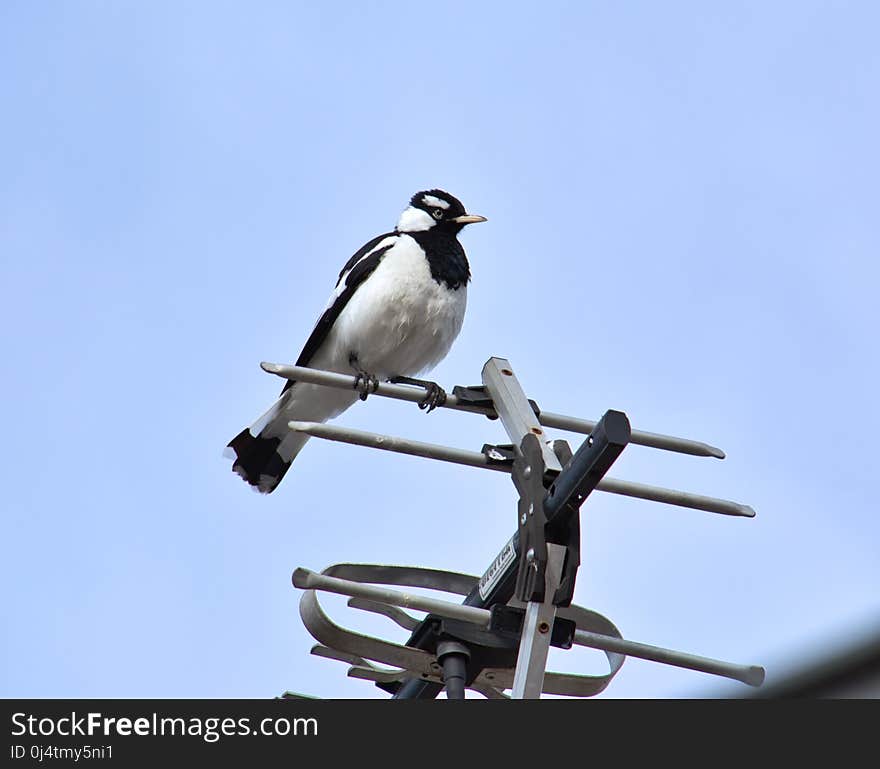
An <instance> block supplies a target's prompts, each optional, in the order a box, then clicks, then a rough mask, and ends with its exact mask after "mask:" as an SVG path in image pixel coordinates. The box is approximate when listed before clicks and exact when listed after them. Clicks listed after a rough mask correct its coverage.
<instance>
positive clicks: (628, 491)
mask: <svg viewBox="0 0 880 769" xmlns="http://www.w3.org/2000/svg"><path fill="white" fill-rule="evenodd" d="M289 427H290V429H291V430H295V431H296V432H301V433H306V434H307V435H311V436H313V437H315V438H324V439H326V440H330V441H338V442H340V443H350V444H353V445H355V446H366V447H368V448H373V449H382V450H383V451H394V452H397V453H398V454H409V455H411V456H416V457H426V458H428V459H440V460H442V461H444V462H454V463H456V464H459V465H466V466H468V467H479V468H483V469H486V470H496V471H499V472H503V473H509V472H510V471H511V468H510V465H509V464H506V463H496V462H493V461H491V460H490V459H488V458H487V457H486V455H485V454H481V453H480V452H479V451H467V450H465V449H456V448H451V447H449V446H441V445H439V444H436V443H425V442H423V441H414V440H410V439H409V438H400V437H397V436H393V435H382V434H380V433H371V432H367V431H365V430H355V429H354V428H352V427H342V426H340V425H329V424H324V423H323V422H290V423H289ZM596 488H597V489H598V490H599V491H604V492H607V493H610V494H620V495H622V496H626V497H636V498H637V499H647V500H650V501H652V502H664V503H666V504H668V505H676V506H678V507H689V508H692V509H694V510H704V511H706V512H709V513H720V514H721V515H734V516H741V517H744V518H754V517H755V511H754V510H753V509H752V508H751V507H749V506H748V505H743V504H740V503H739V502H731V501H730V500H726V499H718V498H716V497H707V496H703V495H702V494H692V493H691V492H688V491H676V490H674V489H664V488H662V487H660V486H649V485H647V484H644V483H635V482H634V481H624V480H619V479H617V478H609V477H608V476H606V477H605V478H603V479H602V480H601V481H599V483H598V485H597V486H596Z"/></svg>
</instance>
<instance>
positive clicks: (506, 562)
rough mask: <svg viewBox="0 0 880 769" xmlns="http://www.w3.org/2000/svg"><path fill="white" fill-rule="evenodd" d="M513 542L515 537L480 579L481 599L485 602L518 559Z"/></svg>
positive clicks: (502, 549)
mask: <svg viewBox="0 0 880 769" xmlns="http://www.w3.org/2000/svg"><path fill="white" fill-rule="evenodd" d="M514 536H516V535H514ZM513 540H514V537H511V538H510V540H509V541H508V543H507V544H506V545H505V546H504V547H503V548H501V552H500V553H498V555H497V556H495V560H494V561H492V563H491V565H490V566H489V568H488V569H486V573H485V574H484V575H483V576H482V577H480V586H479V590H480V598H482V599H483V600H484V601H485V600H486V596H488V595H489V593H491V592H492V591H493V590H494V589H495V586H496V585H497V584H498V582H499V580H500V579H501V577H502V576H504V572H506V571H507V567H508V566H510V564H512V563H513V562H514V560H515V559H516V550H514V549H513Z"/></svg>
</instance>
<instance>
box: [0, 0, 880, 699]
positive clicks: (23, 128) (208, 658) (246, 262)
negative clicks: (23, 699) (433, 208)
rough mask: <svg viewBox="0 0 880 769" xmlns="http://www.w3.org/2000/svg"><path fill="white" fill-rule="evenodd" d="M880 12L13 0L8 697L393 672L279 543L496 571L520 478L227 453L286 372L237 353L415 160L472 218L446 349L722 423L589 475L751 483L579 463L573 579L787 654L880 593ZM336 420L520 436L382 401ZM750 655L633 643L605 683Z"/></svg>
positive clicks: (674, 641)
mask: <svg viewBox="0 0 880 769" xmlns="http://www.w3.org/2000/svg"><path fill="white" fill-rule="evenodd" d="M878 24H880V10H878V6H877V4H875V3H870V2H862V3H858V2H840V3H826V2H801V1H798V2H771V3H766V2H739V3H728V4H724V6H723V7H722V6H721V5H720V4H706V3H699V2H690V3H677V2H672V3H652V2H643V3H594V2H571V3H562V2H544V3H530V4H524V3H517V2H504V3H500V2H499V3H490V2H485V3H457V2H448V1H446V2H440V3H412V2H408V3H358V4H355V3H332V2H327V3H320V4H318V3H286V2H279V3H268V2H261V3H250V4H241V3H237V4H236V3H215V2H211V3H208V2H204V3H198V2H193V3H186V4H180V3H171V2H157V3H124V2H120V3H101V2H70V3H30V2H24V1H21V2H4V3H2V5H0V99H2V110H3V119H2V121H0V169H2V172H0V260H2V286H3V302H2V303H0V323H2V329H3V332H2V340H3V341H2V349H3V357H2V359H3V376H2V378H0V394H2V403H3V440H2V441H0V467H2V468H3V470H2V481H3V489H4V493H3V496H2V520H3V533H4V534H3V541H4V555H3V558H2V560H0V563H2V567H0V568H2V579H3V584H4V593H5V600H4V611H3V632H2V634H0V644H2V647H3V669H2V674H0V695H4V696H32V697H44V696H57V697H78V696H107V697H110V696H120V697H142V696H143V697H145V696H156V697H162V696H170V697H181V696H191V697H201V696H205V697H242V696H253V697H270V696H274V695H276V694H279V693H281V692H282V691H284V690H285V689H292V690H296V691H301V692H307V693H310V694H314V695H318V696H323V697H334V696H345V697H374V696H385V695H384V694H382V693H381V692H379V691H378V690H376V689H374V688H373V687H372V686H371V685H370V684H368V683H365V682H360V681H355V680H351V679H347V678H346V677H345V672H344V671H345V667H344V666H343V665H341V664H339V663H334V662H331V661H327V660H322V659H318V658H315V657H310V656H309V654H308V650H309V648H310V647H311V645H312V640H311V638H310V637H309V636H308V634H307V633H306V631H305V630H304V629H303V627H302V626H301V624H300V621H299V617H298V611H297V604H298V600H299V595H298V593H297V591H295V590H294V589H293V588H292V587H291V585H290V573H291V572H292V570H293V569H294V568H295V567H297V566H306V567H309V568H313V569H316V570H320V569H322V568H324V567H326V566H328V565H330V564H332V563H337V562H342V561H349V560H351V561H363V562H370V563H400V564H420V565H425V566H431V567H436V568H445V569H450V570H457V571H464V572H468V573H472V574H479V573H481V572H482V571H483V569H484V568H485V567H486V566H487V565H488V563H489V562H490V561H491V559H492V558H493V557H494V555H495V553H496V552H497V550H498V549H499V548H500V546H501V545H502V544H503V542H504V541H505V539H506V538H507V536H508V535H509V534H510V533H511V532H512V531H513V529H514V527H515V491H514V489H513V486H512V484H511V483H510V481H509V480H508V479H507V478H505V477H504V476H503V475H501V474H494V473H487V472H480V471H477V470H471V469H467V468H461V467H456V466H451V465H444V464H441V463H437V462H430V461H428V460H422V459H415V458H407V457H400V456H397V455H392V454H385V453H379V452H373V451H368V450H366V449H361V448H357V447H353V446H344V445H341V444H330V443H321V442H319V441H312V442H311V443H310V444H309V445H308V446H307V447H306V449H305V450H304V451H303V453H302V455H301V456H300V457H299V459H298V460H297V462H296V464H295V465H294V467H293V469H292V470H291V472H290V474H289V475H288V476H287V478H286V479H285V481H284V483H283V484H282V485H281V487H280V488H279V490H278V491H277V492H276V493H275V494H273V495H271V496H269V497H264V496H259V495H257V494H255V493H253V492H252V491H251V490H250V489H249V488H248V487H246V486H245V484H243V483H242V482H241V481H240V480H239V479H238V478H236V477H235V476H234V475H233V474H232V473H231V472H230V469H229V463H228V462H227V461H226V460H225V459H223V458H222V456H221V452H222V449H223V447H224V445H225V444H226V442H227V441H228V440H229V439H230V438H231V437H232V436H233V435H235V434H236V433H237V432H238V431H239V430H240V429H241V428H242V427H243V426H245V425H247V424H249V423H250V422H251V421H252V420H253V419H254V418H255V417H256V416H258V415H259V414H260V413H262V411H263V410H264V409H265V408H266V407H267V406H268V405H269V403H270V402H271V401H272V399H273V398H274V397H275V395H276V394H277V391H278V390H279V389H280V386H281V381H280V380H278V379H277V378H275V377H271V376H269V375H267V374H264V373H262V372H261V371H260V369H259V366H258V364H259V362H260V361H261V360H270V361H278V362H291V361H292V360H293V359H295V358H296V356H297V354H298V353H299V350H300V347H301V345H302V343H303V342H304V340H305V338H306V336H307V335H308V333H309V331H310V330H311V327H312V324H313V323H314V321H315V319H316V318H317V316H318V314H319V312H320V311H321V310H322V308H323V306H324V303H325V301H326V299H327V296H328V295H329V293H330V291H331V288H332V285H333V282H334V281H335V278H336V275H337V273H338V271H339V269H340V267H341V265H342V264H343V263H344V262H345V261H346V260H347V259H348V257H349V256H350V255H351V254H352V253H353V252H354V251H355V250H356V249H357V248H358V247H359V246H360V245H361V244H363V243H364V242H366V241H367V240H368V239H370V238H371V237H373V236H374V235H377V234H379V233H381V232H385V231H387V230H388V229H390V228H391V227H393V225H394V223H395V222H396V220H397V217H398V215H399V213H400V211H401V210H402V208H403V207H404V206H405V204H406V202H407V201H408V199H409V197H410V195H411V194H412V193H414V192H415V191H417V190H420V189H425V188H430V187H442V188H445V189H447V190H449V191H450V192H452V193H453V194H455V195H457V196H458V197H460V198H461V199H462V200H463V201H464V203H465V205H466V206H467V207H468V209H469V210H470V211H472V212H474V213H479V214H483V215H485V216H487V217H488V218H489V222H488V223H487V224H481V225H479V226H476V227H471V228H468V229H467V230H465V232H464V233H463V235H462V241H463V243H464V245H465V248H466V249H467V251H468V255H469V257H470V261H471V266H472V272H473V282H472V284H471V288H470V295H469V309H468V315H467V318H466V320H465V324H464V328H463V331H462V333H461V336H460V338H459V341H458V343H457V345H456V346H455V347H454V349H453V351H452V353H451V354H450V355H449V357H448V358H447V359H446V360H445V361H444V362H443V363H442V364H441V365H440V366H439V367H438V368H437V369H436V370H435V372H434V373H435V376H436V378H437V380H438V381H439V382H440V383H441V384H443V385H445V386H447V387H451V386H452V385H453V384H477V383H479V380H480V369H481V366H482V364H483V362H484V361H485V360H486V359H487V358H489V357H490V356H492V355H498V356H504V357H507V358H508V359H509V360H510V361H511V362H512V363H513V365H514V367H515V369H516V371H517V373H518V375H519V377H520V380H521V381H522V383H523V385H524V386H525V388H526V390H527V392H528V394H529V395H530V396H531V397H532V398H534V399H535V400H537V401H538V403H539V404H540V405H542V406H543V407H544V408H545V409H547V410H551V411H556V412H562V413H569V414H575V415H580V416H584V417H588V418H598V416H599V415H601V414H602V413H603V412H604V411H605V410H606V409H608V408H617V409H621V410H624V411H626V412H627V413H628V414H629V416H630V419H631V421H632V424H633V426H634V427H636V428H640V429H643V430H650V431H655V432H665V433H671V434H675V435H682V436H686V437H692V438H696V439H700V440H705V441H708V442H710V443H713V444H715V445H718V446H720V447H721V448H723V449H724V450H726V451H727V453H728V458H727V459H726V460H724V461H723V462H721V461H718V460H714V459H697V458H693V457H684V456H679V455H670V454H665V453H662V452H657V451H653V450H649V449H645V448H641V447H631V448H628V449H627V450H626V452H625V453H624V455H623V456H622V457H621V459H620V461H619V462H618V464H617V466H615V468H614V471H613V475H614V476H616V477H621V478H626V479H630V480H635V481H641V482H644V483H651V484H656V485H665V486H670V487H672V488H681V489H685V490H690V491H695V492H699V493H705V494H712V495H716V496H721V497H727V498H730V499H735V500H737V501H741V502H745V503H748V504H751V505H752V506H753V507H754V508H755V509H756V510H757V512H758V517H757V518H755V519H753V520H748V519H739V518H728V517H723V516H717V515H711V514H708V513H700V512H697V511H692V510H684V509H681V508H674V507H668V506H664V505H658V504H652V503H647V502H640V501H637V500H631V499H627V498H623V497H617V496H612V495H609V494H600V493H597V494H596V495H594V497H593V498H591V499H590V501H589V502H588V503H587V505H586V506H585V507H584V519H583V567H582V569H581V572H580V577H579V581H578V588H577V594H576V600H577V602H578V603H580V604H582V605H585V606H588V607H589V608H592V609H595V610H597V611H600V612H602V613H604V614H606V615H607V616H608V617H609V618H611V619H612V620H613V621H614V622H615V623H616V624H617V625H618V627H620V629H621V630H622V631H623V633H624V634H625V635H626V636H627V637H630V638H632V639H634V640H638V641H642V642H646V643H653V644H659V645H666V646H671V647H673V648H678V649H682V650H686V651H691V652H695V653H698V654H702V655H706V656H713V657H720V658H725V659H730V660H733V661H739V662H749V663H763V664H765V665H766V666H767V669H768V676H769V678H770V679H773V678H778V677H779V676H781V675H783V674H784V673H785V672H786V670H787V669H788V668H789V667H790V666H791V665H793V664H795V663H796V662H798V661H801V660H802V659H805V658H806V656H808V655H810V654H812V653H814V652H815V653H818V652H830V651H833V649H834V648H835V643H838V642H839V641H841V639H843V638H846V637H848V636H847V634H851V633H856V634H857V633H859V632H861V631H862V630H864V629H865V628H867V627H869V626H870V624H871V623H872V622H876V620H877V618H878V617H880V588H878V585H880V556H878V550H880V516H878V512H880V511H878V504H877V499H876V487H877V470H876V461H875V445H874V443H875V439H876V437H877V435H878V434H880V416H878V408H877V393H878V391H880V386H878V385H880V383H878V379H880V377H878V341H877V340H878V327H880V312H878V309H877V298H876V295H877V287H878V283H880V270H878V257H880V224H878V222H880V199H878V198H880V195H878V178H880V152H878V141H877V137H878V136H880V100H878V94H880V49H878V46H877V29H878ZM338 422H339V423H340V424H347V425H351V426H354V427H359V428H363V429H372V430H378V431H382V432H388V433H392V434H399V435H405V436H409V437H414V438H419V439H422V440H427V441H435V442H442V443H447V444H450V445H454V446H460V447H462V448H469V449H474V450H478V449H479V447H480V446H481V445H482V444H483V443H484V442H504V441H505V435H504V433H503V431H502V429H501V427H500V426H499V424H498V423H497V422H488V421H486V420H484V419H478V418H475V417H472V416H469V415H462V414H456V413H453V412H449V411H444V412H442V413H436V412H435V413H434V414H431V415H429V416H425V415H424V414H423V413H421V412H419V410H418V409H417V408H415V407H414V406H412V405H408V404H402V403H397V402H391V401H387V400H382V399H378V398H373V399H370V400H368V401H367V402H366V403H365V404H361V403H358V404H357V405H356V406H355V407H353V408H352V410H351V411H349V412H348V413H347V414H345V415H343V416H342V417H340V418H339V419H338ZM553 437H567V438H568V439H570V440H571V441H572V443H573V445H575V446H576V445H577V444H578V442H579V439H578V437H577V436H574V435H565V434H561V433H560V434H558V435H554V436H553ZM339 618H340V619H342V617H341V616H340V617H339ZM376 623H377V624H375V628H376V629H380V630H383V631H384V632H385V633H386V634H387V635H388V636H389V637H391V638H402V634H398V633H396V628H395V627H394V626H392V625H391V624H390V623H388V622H387V621H385V620H381V619H378V618H377V620H376ZM382 623H384V624H382ZM369 626H370V627H373V626H374V625H373V624H369ZM553 661H554V665H555V667H556V669H565V670H571V671H573V672H576V671H579V670H580V671H587V672H589V671H594V672H601V665H599V664H598V663H597V661H596V657H595V654H594V653H591V652H587V651H575V652H567V653H559V654H558V655H555V656H554V660H553ZM744 689H745V687H741V686H739V685H727V684H726V683H724V682H722V681H720V680H719V679H713V678H711V677H709V676H706V675H703V674H699V673H692V672H688V671H682V670H678V669H675V668H670V667H665V666H662V665H656V664H652V663H643V662H640V661H638V660H633V659H630V660H628V661H627V663H626V664H625V665H624V667H623V669H622V671H621V672H620V674H619V675H618V677H617V679H615V681H614V682H613V683H612V684H611V686H610V687H609V689H608V690H607V692H606V694H605V695H604V696H611V697H664V696H701V695H707V694H712V693H716V692H722V691H723V692H725V693H733V694H739V693H742V692H743V690H744Z"/></svg>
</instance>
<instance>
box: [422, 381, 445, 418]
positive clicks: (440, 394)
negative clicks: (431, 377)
mask: <svg viewBox="0 0 880 769" xmlns="http://www.w3.org/2000/svg"><path fill="white" fill-rule="evenodd" d="M444 403H446V390H444V389H443V388H442V387H441V386H440V385H438V384H437V383H436V382H426V383H425V397H424V398H423V399H422V400H421V401H419V408H420V409H422V410H425V409H427V412H426V413H428V414H430V413H431V412H432V411H433V410H434V409H435V408H437V407H438V406H442V405H443V404H444Z"/></svg>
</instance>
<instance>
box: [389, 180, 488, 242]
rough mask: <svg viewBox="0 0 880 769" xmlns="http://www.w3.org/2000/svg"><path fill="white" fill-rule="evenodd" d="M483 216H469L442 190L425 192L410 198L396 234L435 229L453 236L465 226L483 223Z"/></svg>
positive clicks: (458, 201)
mask: <svg viewBox="0 0 880 769" xmlns="http://www.w3.org/2000/svg"><path fill="white" fill-rule="evenodd" d="M485 221H486V217H485V216H476V215H474V214H469V213H467V211H465V210H464V206H463V205H462V204H461V201H460V200H459V199H458V198H456V197H454V196H452V195H450V194H449V193H448V192H444V191H443V190H425V191H424V192H417V193H416V194H415V195H413V196H412V200H410V202H409V207H408V208H407V209H406V210H405V211H404V212H403V213H402V214H401V215H400V219H399V220H398V222H397V231H398V232H424V231H425V230H430V229H431V228H432V227H436V228H437V229H440V230H445V231H447V232H451V233H452V234H453V235H454V234H455V233H457V232H458V231H459V230H461V228H462V227H464V226H465V225H466V224H474V223H476V222H485Z"/></svg>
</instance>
